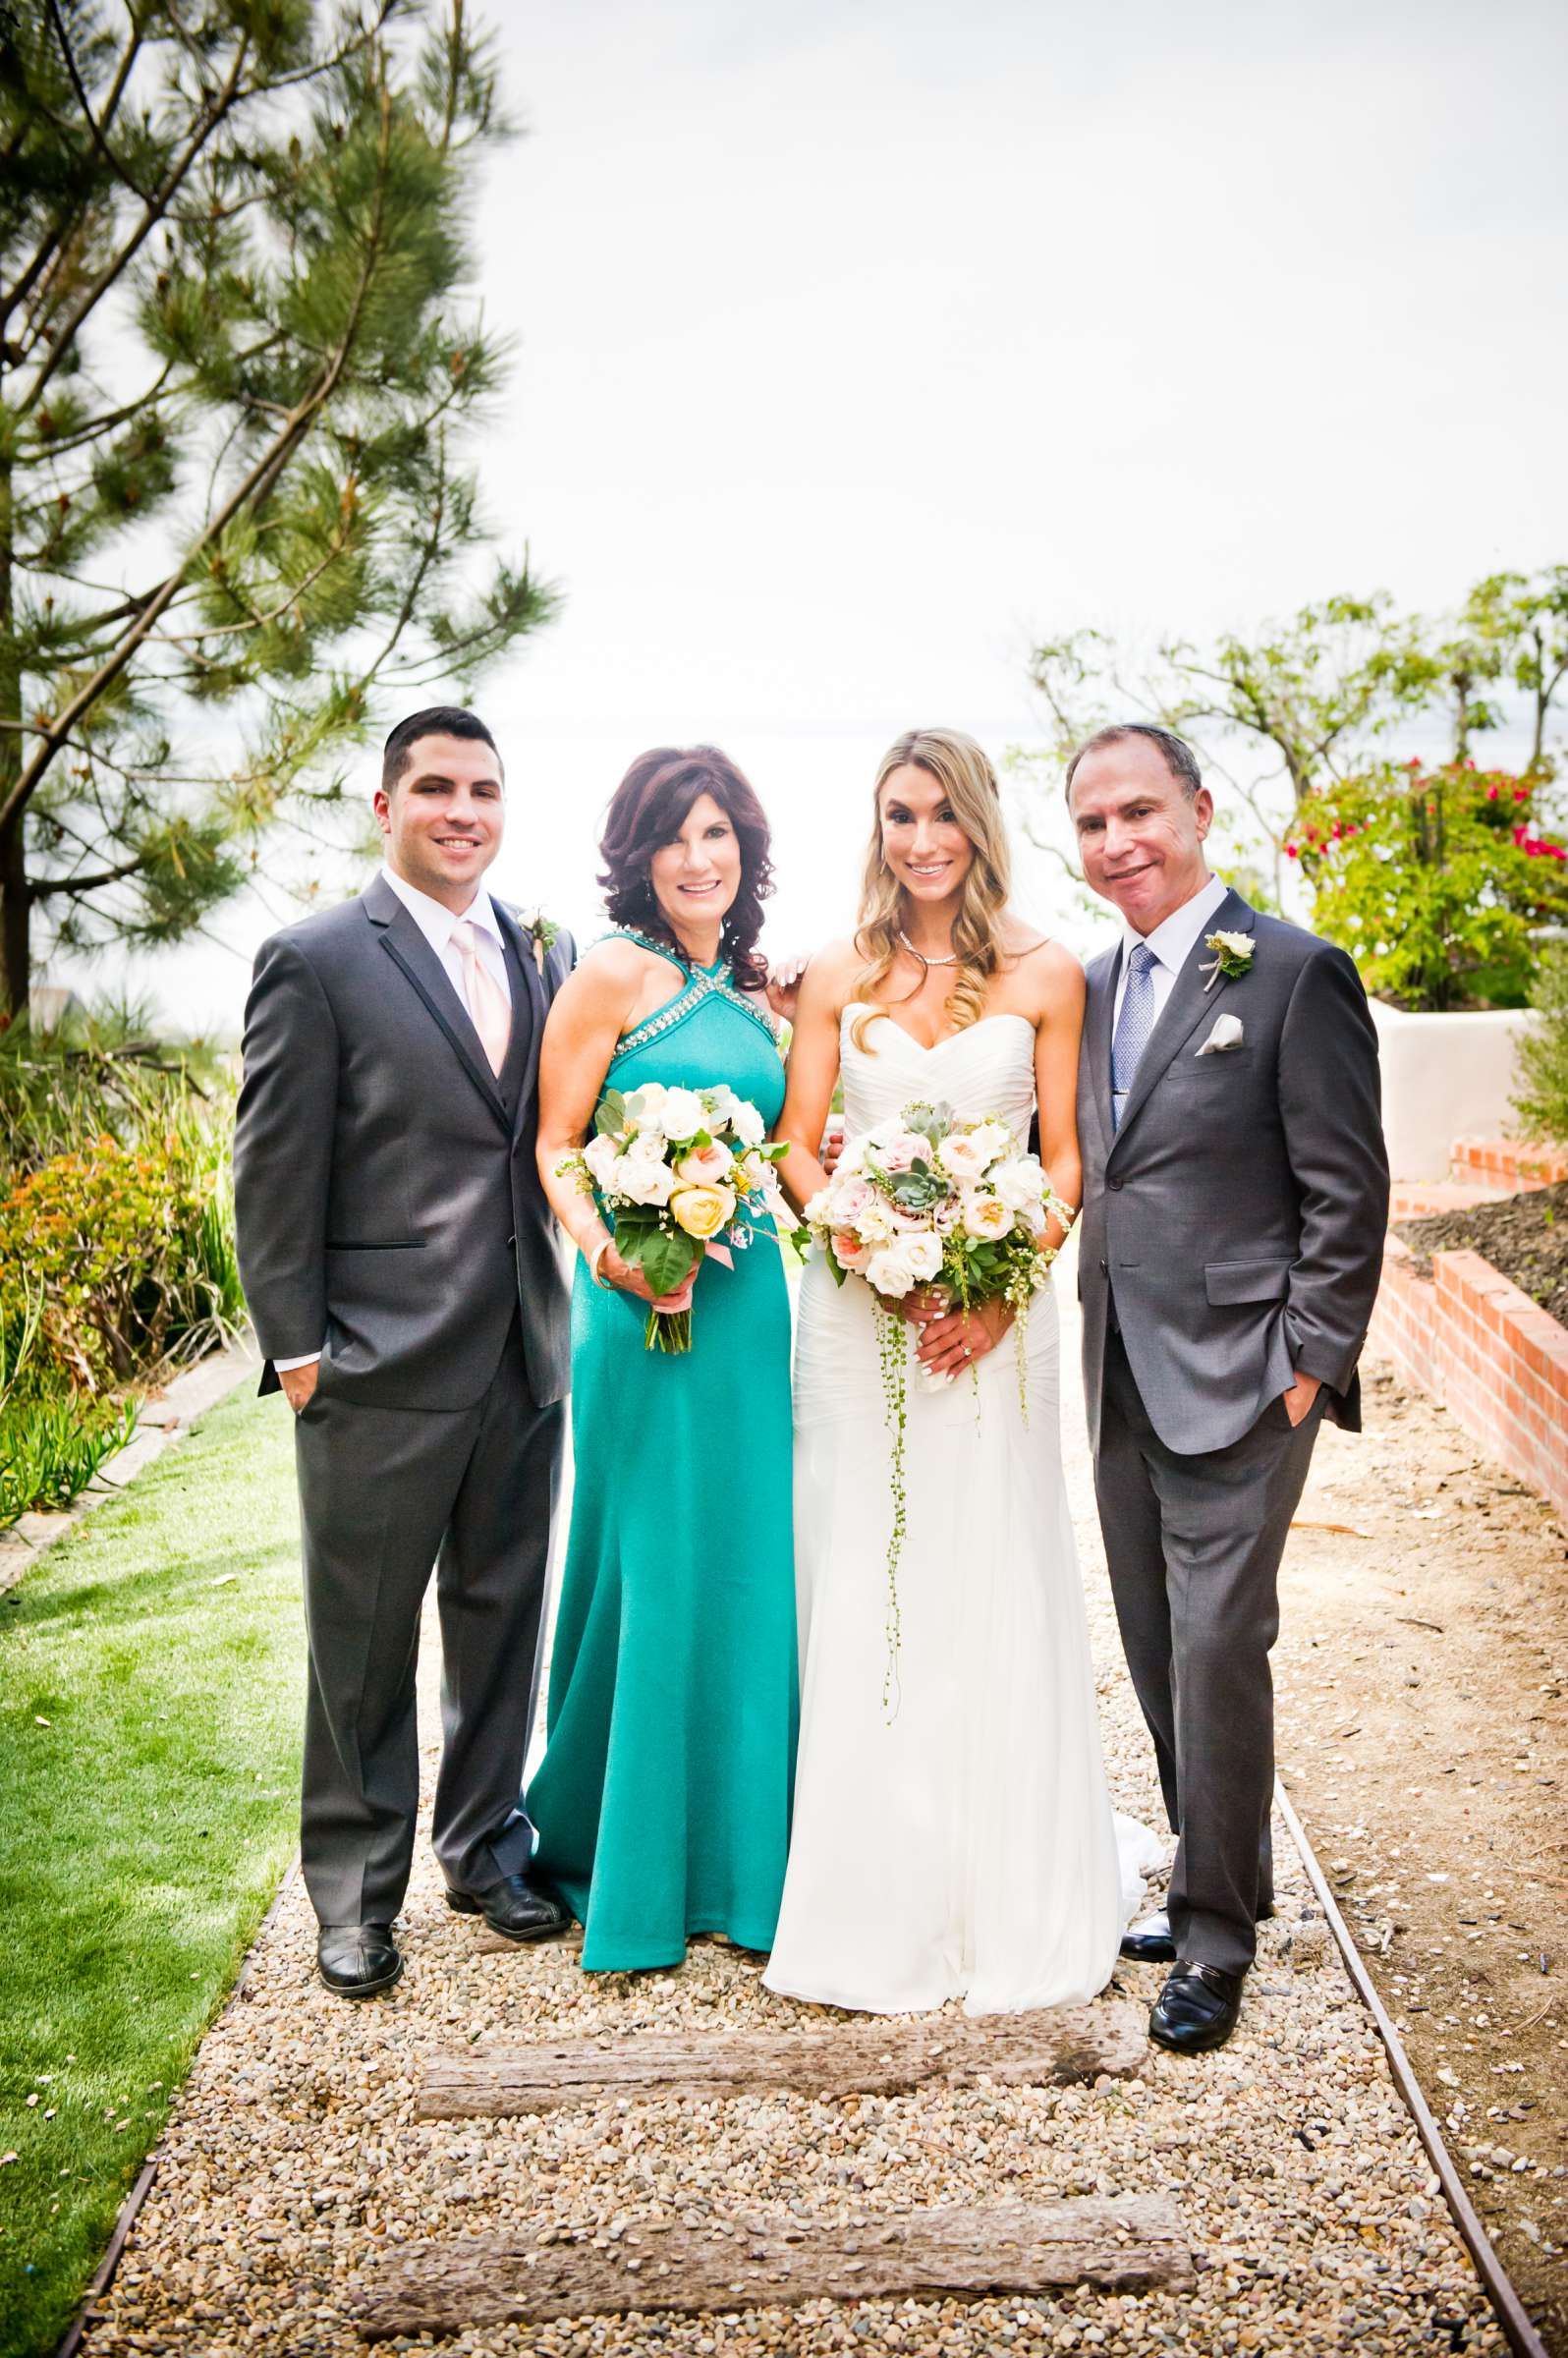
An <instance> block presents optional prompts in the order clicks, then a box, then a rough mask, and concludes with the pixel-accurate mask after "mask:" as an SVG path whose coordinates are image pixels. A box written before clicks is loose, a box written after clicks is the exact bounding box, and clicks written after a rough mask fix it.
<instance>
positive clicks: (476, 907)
mask: <svg viewBox="0 0 1568 2358" xmlns="http://www.w3.org/2000/svg"><path fill="white" fill-rule="evenodd" d="M381 873H382V875H383V876H385V878H386V880H387V882H388V883H389V884H390V885H391V887H392V889H393V891H394V892H395V893H396V894H397V896H398V899H399V900H400V901H401V902H402V903H403V906H404V908H405V909H406V910H407V911H408V913H409V915H410V916H411V917H412V918H413V920H414V922H415V924H416V925H417V926H419V928H420V932H421V933H422V934H423V935H424V938H425V940H426V941H427V942H428V943H429V945H430V947H431V949H432V950H434V951H435V953H436V955H437V957H439V956H440V955H441V954H442V952H443V951H444V950H445V949H446V947H447V944H448V943H449V942H450V941H451V939H452V927H453V926H455V925H457V924H458V922H459V920H460V919H467V921H468V923H469V924H470V925H472V926H479V927H480V928H481V930H482V931H484V932H486V933H488V934H490V935H491V936H492V938H493V939H494V940H495V941H497V942H500V941H501V927H500V924H499V922H498V920H497V918H496V914H495V907H494V904H493V903H492V901H491V899H490V896H489V894H488V893H487V892H486V891H485V889H484V887H483V885H482V884H481V885H480V886H479V888H478V890H477V891H476V893H475V895H474V898H473V900H472V901H471V902H470V903H469V906H468V907H467V908H466V909H463V910H457V909H448V908H447V906H446V904H445V902H444V901H437V900H432V899H431V897H430V895H429V894H428V893H427V892H421V891H420V888H419V886H418V885H417V884H411V883H410V882H409V881H408V879H407V877H406V876H400V875H397V874H395V873H394V872H393V870H391V869H390V868H389V867H387V866H386V864H385V863H384V862H383V864H382V868H381ZM502 946H503V947H504V946H505V945H504V944H503V945H502Z"/></svg>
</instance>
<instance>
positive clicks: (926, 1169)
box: [806, 1104, 1077, 1706]
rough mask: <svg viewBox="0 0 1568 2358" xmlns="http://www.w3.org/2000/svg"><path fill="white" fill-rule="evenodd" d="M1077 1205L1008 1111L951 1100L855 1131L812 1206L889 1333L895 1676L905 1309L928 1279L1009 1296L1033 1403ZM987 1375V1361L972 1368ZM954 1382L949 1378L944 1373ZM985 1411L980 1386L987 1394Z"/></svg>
mask: <svg viewBox="0 0 1568 2358" xmlns="http://www.w3.org/2000/svg"><path fill="white" fill-rule="evenodd" d="M1076 1217H1077V1211H1076V1207H1074V1206H1072V1205H1069V1204H1066V1203H1064V1202H1063V1201H1062V1199H1061V1198H1060V1197H1059V1196H1058V1195H1057V1194H1056V1193H1055V1191H1054V1190H1053V1188H1052V1186H1051V1183H1050V1180H1049V1178H1048V1177H1047V1176H1046V1174H1045V1172H1044V1171H1043V1170H1042V1169H1041V1167H1040V1164H1039V1162H1038V1161H1037V1160H1036V1157H1035V1156H1034V1155H1033V1154H1028V1153H1026V1152H1025V1151H1024V1150H1023V1149H1022V1148H1021V1147H1020V1146H1019V1144H1018V1142H1017V1140H1016V1139H1015V1138H1014V1136H1013V1134H1012V1132H1011V1130H1009V1128H1008V1127H1007V1124H1006V1123H1005V1122H1001V1121H998V1120H996V1119H995V1117H994V1116H986V1117H985V1118H983V1119H981V1120H980V1121H960V1120H958V1119H957V1118H956V1117H955V1115H954V1113H953V1110H952V1107H951V1106H949V1105H940V1104H938V1105H925V1104H915V1105H906V1106H905V1107H904V1109H903V1111H902V1113H901V1114H899V1116H898V1117H897V1119H896V1120H895V1121H892V1122H889V1123H885V1124H883V1125H882V1126H881V1127H880V1128H878V1129H875V1130H870V1131H868V1132H867V1133H866V1135H865V1136H864V1137H861V1138H856V1139H852V1140H851V1141H850V1142H849V1143H848V1145H847V1146H846V1147H845V1149H844V1151H843V1153H842V1154H841V1156H840V1157H839V1163H838V1168H837V1170H836V1171H835V1172H834V1174H833V1176H832V1178H831V1179H830V1180H829V1181H828V1184H827V1186H826V1187H825V1188H823V1189H822V1190H821V1191H820V1192H819V1193H818V1194H817V1195H815V1196H813V1197H812V1201H811V1202H810V1203H809V1204H808V1205H807V1207H806V1224H807V1227H808V1228H809V1229H810V1231H811V1233H812V1239H813V1241H814V1242H815V1243H816V1244H817V1245H819V1246H820V1248H821V1251H822V1255H823V1258H824V1260H825V1261H826V1263H827V1266H828V1267H829V1269H831V1271H832V1273H833V1277H834V1281H835V1282H836V1283H837V1284H839V1285H842V1284H843V1283H844V1281H845V1279H846V1278H847V1277H850V1276H857V1277H864V1278H865V1280H866V1282H867V1284H868V1286H870V1288H871V1289H872V1291H873V1293H875V1295H876V1296H877V1298H878V1301H877V1309H878V1316H877V1340H878V1346H879V1351H880V1357H881V1367H882V1388H883V1396H884V1399H885V1401H886V1407H887V1421H888V1425H889V1428H890V1430H891V1432H892V1436H893V1450H892V1493H893V1528H892V1536H891V1539H890V1541H889V1543H888V1553H887V1615H886V1620H887V1646H888V1664H887V1675H886V1678H885V1680H884V1683H883V1690H882V1701H883V1704H884V1706H885V1705H886V1704H887V1703H888V1702H889V1699H890V1697H891V1696H892V1695H893V1694H894V1692H895V1690H896V1687H897V1682H898V1653H899V1615H898V1559H899V1555H900V1553H901V1550H902V1547H903V1540H904V1434H905V1426H906V1422H907V1417H908V1408H909V1391H908V1364H909V1359H908V1354H909V1339H908V1338H909V1329H908V1324H907V1321H906V1320H905V1319H903V1318H902V1317H901V1316H900V1314H899V1312H898V1310H897V1309H896V1308H894V1307H888V1306H889V1305H896V1304H897V1303H899V1302H901V1301H902V1300H903V1298H904V1296H905V1295H906V1294H908V1293H909V1292H911V1291H912V1290H913V1289H914V1288H916V1287H922V1288H924V1289H926V1290H928V1291H931V1292H936V1291H940V1292H941V1293H942V1294H943V1295H944V1296H945V1297H946V1299H947V1302H948V1306H949V1307H950V1308H953V1309H962V1310H974V1309H977V1308H978V1307H979V1306H980V1304H981V1303H984V1302H1006V1303H1007V1304H1008V1305H1009V1306H1010V1307H1011V1309H1012V1310H1013V1312H1014V1313H1015V1316H1016V1319H1017V1323H1016V1325H1015V1329H1014V1332H1015V1337H1016V1348H1017V1351H1018V1379H1019V1400H1020V1405H1021V1406H1023V1407H1025V1411H1026V1414H1027V1400H1026V1393H1025V1369H1024V1317H1025V1314H1026V1312H1027V1311H1028V1309H1029V1304H1030V1299H1031V1297H1032V1295H1033V1294H1034V1293H1035V1292H1036V1290H1037V1288H1038V1287H1039V1286H1041V1285H1042V1284H1043V1283H1044V1282H1045V1279H1046V1277H1047V1276H1048V1274H1049V1271H1050V1265H1051V1263H1052V1262H1053V1261H1054V1260H1055V1258H1056V1251H1055V1248H1053V1247H1048V1246H1046V1245H1045V1244H1044V1242H1043V1236H1044V1233H1045V1229H1046V1224H1047V1222H1048V1221H1049V1220H1051V1219H1052V1218H1054V1219H1055V1220H1056V1221H1057V1222H1058V1224H1059V1225H1060V1227H1061V1229H1062V1231H1063V1234H1064V1235H1065V1233H1066V1231H1067V1230H1068V1229H1069V1228H1070V1227H1071V1226H1072V1224H1073V1221H1074V1219H1075V1218H1076ZM971 1373H972V1375H973V1376H974V1379H975V1381H976V1384H977V1386H978V1384H979V1381H980V1370H979V1369H978V1368H973V1369H972V1371H971ZM938 1380H939V1381H940V1382H943V1383H945V1382H947V1381H950V1380H951V1379H950V1378H949V1377H945V1376H944V1377H941V1378H939V1379H938ZM977 1410H978V1393H977Z"/></svg>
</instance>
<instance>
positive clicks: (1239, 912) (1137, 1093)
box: [1107, 892, 1256, 1151]
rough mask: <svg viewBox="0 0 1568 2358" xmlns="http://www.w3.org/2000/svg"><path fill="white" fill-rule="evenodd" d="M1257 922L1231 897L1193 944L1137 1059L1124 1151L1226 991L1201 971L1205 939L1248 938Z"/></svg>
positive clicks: (1125, 1111) (1120, 1135) (1122, 1132)
mask: <svg viewBox="0 0 1568 2358" xmlns="http://www.w3.org/2000/svg"><path fill="white" fill-rule="evenodd" d="M1255 922H1256V921H1255V917H1254V912H1253V911H1252V910H1251V909H1250V908H1249V907H1248V905H1247V903H1246V902H1245V901H1244V900H1243V899H1242V897H1241V894H1240V893H1239V892H1232V893H1230V894H1228V895H1227V897H1226V898H1225V899H1224V900H1222V901H1221V902H1220V904H1219V907H1218V908H1217V909H1216V910H1215V912H1214V917H1213V923H1212V924H1211V925H1207V926H1204V932H1203V933H1201V934H1200V935H1199V937H1198V939H1197V941H1196V942H1194V944H1193V947H1192V949H1191V951H1190V952H1189V954H1188V957H1187V962H1186V964H1185V965H1184V966H1183V968H1182V970H1181V973H1180V974H1179V975H1178V976H1177V978H1176V981H1175V983H1173V985H1172V987H1171V994H1170V997H1169V998H1168V999H1167V1000H1166V1001H1165V1004H1164V1006H1163V1008H1162V1009H1161V1010H1160V1017H1159V1021H1158V1023H1157V1024H1156V1025H1155V1026H1154V1029H1153V1031H1152V1032H1151V1033H1150V1034H1149V1036H1148V1046H1147V1047H1146V1048H1145V1050H1144V1053H1143V1055H1142V1056H1141V1057H1140V1058H1139V1060H1138V1071H1137V1073H1136V1075H1135V1076H1134V1079H1133V1086H1132V1088H1131V1089H1130V1090H1129V1091H1128V1093H1127V1102H1126V1104H1125V1105H1124V1106H1123V1108H1122V1122H1121V1128H1120V1129H1119V1130H1118V1131H1117V1133H1116V1144H1117V1146H1120V1144H1121V1142H1122V1140H1123V1139H1124V1138H1125V1137H1126V1136H1127V1133H1128V1131H1129V1130H1130V1129H1131V1128H1132V1126H1133V1124H1134V1122H1135V1121H1136V1120H1137V1119H1138V1116H1139V1114H1140V1113H1141V1112H1142V1111H1143V1108H1144V1106H1145V1105H1146V1104H1147V1103H1148V1097H1149V1095H1150V1093H1151V1092H1152V1091H1153V1089H1154V1088H1155V1087H1156V1085H1157V1084H1158V1082H1159V1079H1160V1076H1161V1075H1162V1074H1163V1073H1165V1072H1166V1071H1167V1070H1168V1069H1169V1067H1170V1066H1171V1064H1172V1063H1173V1062H1174V1061H1175V1059H1176V1057H1177V1056H1178V1055H1179V1053H1180V1052H1181V1050H1182V1048H1183V1047H1184V1046H1185V1045H1186V1043H1187V1040H1188V1039H1189V1037H1190V1036H1191V1034H1193V1033H1194V1032H1196V1031H1197V1029H1198V1026H1199V1024H1200V1022H1201V1021H1202V1019H1203V1018H1204V1016H1205V1015H1208V1014H1211V1013H1212V1012H1213V1005H1214V1001H1215V1000H1216V999H1217V998H1218V996H1219V994H1220V992H1221V991H1222V990H1223V989H1224V988H1225V978H1224V976H1223V975H1221V976H1219V977H1218V978H1217V979H1216V980H1215V981H1214V982H1213V983H1212V985H1210V982H1209V978H1208V977H1207V976H1206V975H1204V974H1203V973H1201V972H1200V969H1201V968H1203V967H1204V966H1206V965H1208V963H1209V961H1210V958H1211V956H1212V952H1209V951H1205V950H1204V936H1205V935H1207V934H1209V933H1212V932H1213V931H1214V930H1215V929H1216V928H1217V927H1219V926H1224V927H1225V929H1226V930H1227V931H1228V932H1231V933H1250V932H1251V931H1252V929H1253V926H1254V923H1255ZM1112 995H1113V996H1114V993H1113V994H1112ZM1107 1054H1108V1050H1107ZM1112 1151H1114V1149H1113V1150H1112Z"/></svg>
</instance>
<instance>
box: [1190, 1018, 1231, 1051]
mask: <svg viewBox="0 0 1568 2358" xmlns="http://www.w3.org/2000/svg"><path fill="white" fill-rule="evenodd" d="M1241 1044H1242V1020H1241V1017H1240V1016H1239V1015H1216V1016H1215V1018H1214V1021H1213V1023H1212V1025H1211V1026H1210V1028H1209V1034H1208V1038H1207V1039H1205V1040H1204V1044H1203V1046H1202V1047H1201V1048H1200V1049H1199V1050H1198V1053H1199V1055H1200V1056H1218V1055H1219V1054H1221V1053H1222V1051H1223V1050H1224V1049H1226V1048H1239V1047H1240V1046H1241Z"/></svg>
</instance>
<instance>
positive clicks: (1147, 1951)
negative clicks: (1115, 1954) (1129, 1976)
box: [1122, 1908, 1176, 1965]
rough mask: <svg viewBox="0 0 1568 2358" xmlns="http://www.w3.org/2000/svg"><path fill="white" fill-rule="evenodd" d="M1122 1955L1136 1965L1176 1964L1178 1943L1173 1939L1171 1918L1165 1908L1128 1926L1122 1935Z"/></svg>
mask: <svg viewBox="0 0 1568 2358" xmlns="http://www.w3.org/2000/svg"><path fill="white" fill-rule="evenodd" d="M1122 1955H1123V1956H1124V1957H1131V1959H1132V1961H1133V1963H1134V1964H1135V1965H1174V1964H1175V1962H1176V1943H1175V1941H1174V1940H1173V1939H1172V1938H1171V1931H1170V1918H1169V1917H1168V1916H1167V1915H1166V1913H1165V1911H1164V1909H1163V1908H1160V1909H1158V1910H1157V1911H1156V1912H1155V1914H1154V1915H1152V1916H1145V1917H1143V1918H1141V1919H1140V1921H1139V1922H1138V1923H1137V1924H1130V1925H1129V1926H1128V1928H1127V1930H1126V1932H1125V1933H1123V1935H1122Z"/></svg>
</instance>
